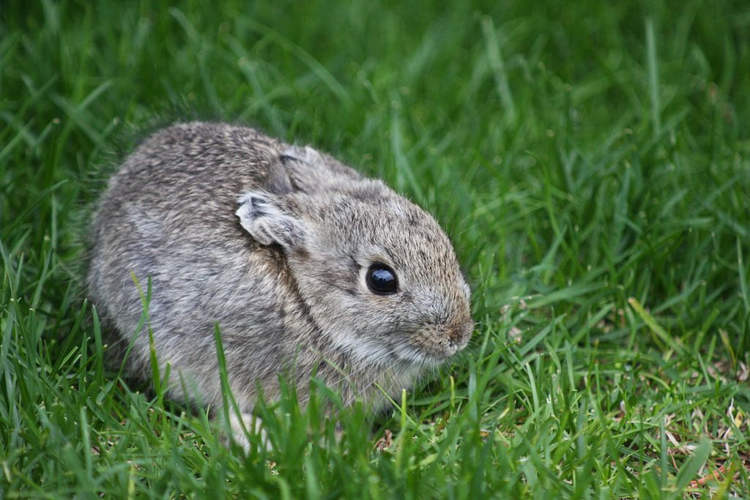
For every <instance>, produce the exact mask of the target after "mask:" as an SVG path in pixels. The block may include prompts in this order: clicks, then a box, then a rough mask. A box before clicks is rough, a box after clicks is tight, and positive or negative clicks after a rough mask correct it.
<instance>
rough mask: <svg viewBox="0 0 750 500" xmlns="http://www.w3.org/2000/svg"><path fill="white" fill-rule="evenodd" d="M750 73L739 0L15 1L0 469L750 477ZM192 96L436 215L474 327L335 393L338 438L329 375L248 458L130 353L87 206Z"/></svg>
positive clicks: (245, 478) (8, 494) (116, 479)
mask: <svg viewBox="0 0 750 500" xmlns="http://www.w3.org/2000/svg"><path fill="white" fill-rule="evenodd" d="M205 5H207V4H205ZM748 89H750V8H748V6H747V5H746V3H744V2H739V1H737V2H730V1H717V2H700V1H692V2H687V3H685V2H676V1H674V2H672V1H659V0H657V1H654V2H619V3H609V2H607V3H605V2H594V1H592V0H586V1H582V2H572V3H567V4H565V5H563V4H561V3H559V2H555V1H545V0H542V1H539V2H532V3H530V2H520V1H513V2H487V3H486V4H482V3H479V2H476V3H473V4H470V3H463V2H457V3H453V4H451V5H450V7H449V8H446V7H445V5H444V4H443V3H442V2H431V1H428V0H423V1H422V0H420V1H416V2H388V3H387V4H384V5H376V4H375V3H374V2H366V1H362V0H355V1H353V2H349V3H347V4H331V3H327V2H317V1H311V2H301V3H294V4H292V3H286V4H282V3H280V2H262V3H257V4H255V3H254V4H245V3H244V2H239V1H227V2H222V3H221V4H219V5H216V6H204V4H203V3H201V2H190V1H188V2H182V3H180V4H178V5H175V6H172V7H167V6H166V5H162V4H161V3H160V2H140V3H124V4H117V5H116V4H115V3H114V2H76V1H61V2H53V1H51V0H43V1H41V2H39V3H36V2H14V1H10V2H6V3H4V4H3V8H2V9H0V123H1V124H2V125H0V262H1V265H2V270H1V272H2V276H1V279H0V335H1V337H0V380H1V381H2V382H1V383H0V496H2V497H5V498H18V497H73V496H76V497H81V498H88V497H96V496H98V495H103V496H105V497H128V498H130V497H178V496H198V497H207V496H211V497H245V496H250V497H258V498H277V497H282V498H285V497H286V498H295V497H310V498H320V497H373V498H387V497H398V498H425V497H428V498H429V497H451V498H479V497H483V496H487V495H492V496H495V497H518V496H524V497H532V496H533V497H557V496H563V497H575V498H590V497H599V498H607V497H643V498H661V497H668V498H669V497H671V498H674V497H684V496H689V497H693V496H704V497H708V496H715V497H716V498H727V497H745V498H747V497H748V496H750V494H748V492H749V491H750V442H749V441H748V436H749V433H748V418H750V385H748V380H747V379H748V365H750V359H749V358H750V356H749V355H748V352H749V351H750V292H749V291H748V286H749V285H748V283H749V282H750V128H749V127H750V125H749V124H750V92H748ZM192 116H199V117H203V118H212V119H226V120H232V121H239V122H245V123H250V124H254V125H256V126H258V127H260V128H262V129H263V130H265V131H267V132H268V133H270V134H272V135H276V136H280V137H282V138H285V139H287V140H289V141H295V142H299V143H311V144H315V145H316V146H318V147H320V148H321V149H324V150H327V151H330V152H332V153H334V154H335V155H336V156H338V157H340V158H342V159H344V160H345V161H347V162H349V163H351V164H353V165H356V166H357V167H358V168H360V169H362V170H363V171H365V172H367V173H369V174H371V175H375V176H379V177H382V178H383V179H385V180H386V181H387V182H388V183H389V184H390V185H392V186H393V187H394V188H396V189H398V190H399V191H401V192H403V193H404V194H405V195H407V196H409V197H410V198H411V199H413V200H415V201H416V202H418V203H419V204H421V205H422V206H424V207H425V208H427V209H428V210H430V211H431V212H432V213H433V214H435V216H436V217H437V218H438V219H439V220H440V222H441V224H442V225H443V226H444V227H445V229H446V230H447V232H448V233H449V234H450V235H451V237H452V239H453V241H454V242H455V246H456V249H457V252H458V254H459V256H460V259H461V261H462V263H463V265H464V266H465V268H466V270H467V272H468V275H469V277H470V279H471V281H472V285H473V289H474V297H473V311H474V317H475V319H476V320H477V329H476V331H475V334H474V338H473V341H472V344H471V347H470V349H469V350H468V352H467V353H465V355H463V356H461V357H460V358H458V359H457V360H456V361H455V363H453V364H452V365H450V366H446V367H445V368H444V369H442V370H441V371H440V373H439V374H437V375H436V376H435V377H434V378H433V379H432V380H430V381H427V382H426V383H425V384H424V385H423V386H422V387H420V388H418V389H416V390H414V391H410V392H408V393H406V394H405V395H404V399H403V401H398V402H396V403H397V404H396V406H395V407H394V410H393V411H392V412H389V413H387V414H385V415H382V416H371V415H366V414H364V412H363V410H362V409H361V408H360V407H357V406H355V407H353V408H348V409H343V410H342V411H341V412H340V415H339V417H338V420H339V425H340V427H341V429H343V435H342V438H341V439H340V440H336V438H335V433H336V422H334V421H332V420H331V419H327V418H325V417H324V416H323V415H322V413H321V407H322V405H324V404H327V403H326V401H331V400H332V401H334V402H335V401H336V395H335V394H332V393H330V391H328V390H327V389H326V388H325V387H319V386H317V385H315V386H314V387H313V393H314V395H315V397H313V398H312V403H311V405H310V407H308V408H307V409H305V410H301V409H300V408H299V407H298V406H297V405H296V404H295V402H294V391H293V388H290V389H289V390H288V392H287V393H286V395H285V396H284V397H283V398H282V400H281V401H279V402H270V403H269V404H268V405H267V406H263V407H262V408H260V409H259V413H260V414H261V415H262V416H263V417H264V421H265V423H266V425H267V430H268V433H269V436H270V439H271V441H272V443H273V451H266V450H264V449H263V448H261V447H257V448H254V449H252V450H251V452H250V454H249V455H248V457H247V458H245V457H243V456H242V454H241V453H240V452H239V450H237V449H234V448H226V447H225V446H224V445H223V444H222V441H221V438H220V435H219V434H220V433H219V431H218V430H217V427H220V424H216V423H214V422H212V421H211V420H209V419H208V418H207V416H206V414H205V411H203V410H200V409H199V410H195V411H193V410H191V409H189V408H186V407H184V406H181V405H179V404H175V403H173V402H170V401H169V400H168V399H167V400H165V399H164V398H163V394H161V393H160V391H156V392H155V393H154V392H151V391H144V390H143V389H144V388H142V387H140V388H139V387H133V386H132V385H131V384H130V383H129V382H128V381H126V380H122V379H121V378H120V377H119V376H118V373H116V372H112V371H108V370H107V369H106V368H105V367H104V363H103V361H102V359H103V357H102V350H103V346H102V344H101V331H100V329H99V327H98V323H97V321H96V318H95V315H94V314H93V311H92V308H91V307H90V306H89V304H87V302H86V301H85V300H84V296H85V295H84V292H83V291H82V289H81V286H80V271H79V269H80V262H81V260H82V257H83V250H82V248H83V245H82V243H81V239H80V234H81V232H82V230H84V231H85V214H86V207H87V206H88V205H89V204H90V203H91V202H92V200H94V199H95V196H96V192H97V189H98V187H99V186H100V185H101V180H102V179H103V178H105V176H106V172H107V171H108V169H109V168H111V166H112V165H115V164H116V162H117V161H118V159H120V158H122V155H123V154H124V153H126V152H127V151H128V150H129V149H131V148H132V147H133V145H134V144H135V143H136V141H137V139H138V137H139V134H142V133H143V131H144V130H146V131H147V130H150V129H152V128H154V127H156V126H158V125H160V124H163V123H166V122H168V121H170V120H173V119H177V118H184V117H192ZM157 387H158V384H157ZM388 436H390V438H388Z"/></svg>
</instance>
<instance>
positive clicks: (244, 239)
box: [87, 122, 474, 447]
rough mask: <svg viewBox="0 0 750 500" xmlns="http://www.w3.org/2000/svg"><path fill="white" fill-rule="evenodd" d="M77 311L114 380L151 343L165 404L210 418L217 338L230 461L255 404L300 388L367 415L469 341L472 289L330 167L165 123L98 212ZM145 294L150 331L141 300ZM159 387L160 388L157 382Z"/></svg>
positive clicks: (399, 214) (128, 162)
mask: <svg viewBox="0 0 750 500" xmlns="http://www.w3.org/2000/svg"><path fill="white" fill-rule="evenodd" d="M91 240H92V241H91V253H90V262H89V271H88V274H87V286H88V296H89V298H90V300H91V302H92V303H93V304H94V305H95V307H96V309H97V312H98V314H99V316H100V317H101V320H102V322H103V324H104V325H105V327H107V328H108V329H109V330H111V331H112V332H113V335H114V338H115V340H114V341H113V342H112V343H113V345H111V346H109V349H110V350H111V351H113V352H115V353H116V354H115V358H117V357H118V356H119V357H122V356H123V355H124V352H125V351H126V350H127V349H128V347H129V346H130V347H132V350H131V351H130V352H129V354H128V356H127V359H126V364H125V366H126V370H127V374H128V375H130V376H132V377H134V378H136V379H143V380H145V381H148V379H149V376H150V373H151V370H150V368H149V367H150V362H151V361H150V353H151V350H150V340H149V333H148V329H149V328H150V330H151V332H152V336H153V337H152V338H153V347H154V351H155V353H156V357H157V359H158V362H159V364H160V366H161V367H162V369H164V368H165V367H166V365H169V370H170V371H169V373H170V374H171V375H170V378H169V381H168V387H169V395H170V397H173V398H176V399H178V400H186V401H188V402H192V403H196V404H198V405H208V406H210V407H211V408H220V407H221V405H222V394H221V384H220V376H219V370H218V362H217V353H216V348H215V340H214V331H215V328H216V325H218V327H219V329H220V334H221V339H222V343H223V349H224V355H225V359H226V371H227V375H228V379H229V384H230V388H231V390H232V394H233V396H234V398H235V400H236V401H237V403H238V407H239V409H240V410H241V412H242V413H241V415H240V421H238V420H237V418H236V417H235V418H233V419H232V428H233V432H234V433H235V434H234V438H235V439H236V440H237V441H238V442H240V444H242V445H243V446H245V447H246V446H247V445H248V443H247V441H244V442H243V434H242V432H241V429H242V427H243V426H244V427H245V428H249V422H250V421H251V419H252V412H253V405H254V402H255V400H256V398H257V396H258V392H259V390H260V391H262V393H263V395H264V397H265V398H267V399H273V398H275V397H278V396H279V390H280V387H279V375H282V374H283V375H286V376H288V377H289V380H291V381H292V382H294V383H296V386H297V388H298V398H299V399H300V403H301V404H304V403H305V402H306V400H307V397H308V395H307V387H308V385H309V380H310V377H311V376H312V375H313V374H314V375H315V376H317V377H319V378H320V379H322V380H323V381H324V382H325V383H327V384H328V385H330V386H332V387H334V388H335V389H337V390H338V391H339V393H340V394H341V398H342V400H343V401H344V402H345V403H346V404H350V403H351V402H353V401H354V400H357V399H360V400H363V401H365V402H366V403H367V404H369V405H371V406H372V408H373V409H374V410H375V411H377V410H378V409H382V408H384V407H385V406H386V405H387V401H388V398H389V397H391V396H396V395H398V394H400V393H401V390H402V388H409V387H410V386H412V385H413V383H414V382H415V381H416V380H417V378H418V377H419V376H420V375H421V374H423V373H425V371H426V370H427V369H429V368H430V367H435V366H438V365H439V364H440V363H442V362H443V361H445V360H446V359H448V358H450V357H451V356H452V355H454V354H456V353H457V352H458V351H460V350H461V349H463V348H464V347H465V346H466V345H467V343H468V341H469V339H470V337H471V334H472V331H473V326H474V323H473V321H472V318H471V311H470V289H469V286H468V285H467V283H466V281H465V279H464V276H463V274H462V272H461V270H460V268H459V264H458V261H457V258H456V255H455V253H454V250H453V247H452V245H451V242H450V240H449V239H448V237H447V236H446V235H445V233H444V232H443V231H442V230H441V228H440V227H439V225H438V224H437V222H436V221H435V220H434V219H433V218H432V217H431V216H430V215H429V214H428V213H427V212H425V211H424V210H422V209H421V208H419V207H418V206H416V205H415V204H413V203H411V202H410V201H408V200H406V199H405V198H404V197H402V196H400V195H398V194H396V193H395V192H394V191H393V190H391V189H390V188H389V187H387V186H386V185H385V184H384V183H383V182H381V181H380V180H374V179H369V178H367V177H365V176H363V175H362V174H360V173H359V172H357V171H355V170H354V169H352V168H350V167H348V166H346V165H344V164H342V163H340V162H339V161H337V160H336V159H334V158H333V157H331V156H329V155H328V154H325V153H321V152H318V151H317V150H315V149H313V148H311V147H309V146H305V147H300V146H293V145H288V144H285V143H283V142H281V141H280V140H277V139H274V138H271V137H268V136H266V135H264V134H262V133H261V132H258V131H256V130H254V129H251V128H247V127H241V126H235V125H229V124H223V123H205V122H191V123H178V124H174V125H172V126H169V127H168V128H165V129H162V130H160V131H158V132H156V133H155V134H153V135H152V136H150V137H149V138H148V139H146V140H145V141H144V142H143V143H142V144H141V145H140V146H139V147H138V148H137V149H136V150H135V151H134V152H133V153H132V154H131V155H130V156H128V157H127V158H126V159H125V161H124V162H123V163H122V165H121V166H120V167H119V169H118V170H117V171H116V172H115V173H114V174H113V175H112V177H111V178H110V179H109V181H108V184H107V187H106V189H105V190H104V192H103V194H102V195H101V197H100V199H99V201H98V202H97V204H96V207H95V210H94V214H93V219H92V229H91ZM148 280H150V284H151V287H150V290H151V295H150V301H149V302H148V308H147V318H148V321H147V324H146V326H143V324H142V323H141V328H140V331H139V321H141V322H142V321H143V320H142V315H143V314H144V304H145V300H144V296H145V295H146V293H147V290H146V284H147V283H148ZM162 373H164V372H163V371H162Z"/></svg>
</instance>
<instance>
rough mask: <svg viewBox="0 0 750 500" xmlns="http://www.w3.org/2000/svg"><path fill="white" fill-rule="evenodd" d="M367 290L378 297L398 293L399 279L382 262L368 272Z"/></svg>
mask: <svg viewBox="0 0 750 500" xmlns="http://www.w3.org/2000/svg"><path fill="white" fill-rule="evenodd" d="M366 280H367V288H369V289H370V291H371V292H372V293H376V294H378V295H388V294H391V293H396V291H397V289H398V279H396V273H395V272H394V271H393V269H391V268H390V267H388V266H386V265H385V264H381V263H380V262H376V263H375V264H373V265H371V266H370V268H369V269H368V270H367V277H366Z"/></svg>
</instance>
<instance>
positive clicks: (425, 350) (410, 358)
mask: <svg viewBox="0 0 750 500" xmlns="http://www.w3.org/2000/svg"><path fill="white" fill-rule="evenodd" d="M464 346H465V343H464V344H463V345H458V344H453V343H452V342H446V343H445V344H442V343H441V344H440V345H438V346H426V345H422V346H419V347H417V346H413V345H408V344H402V345H398V346H397V347H396V348H395V349H394V350H393V355H394V357H395V358H396V359H397V360H398V361H399V362H401V363H405V364H408V365H416V366H426V367H437V366H440V365H441V364H443V363H445V362H446V361H447V360H448V359H450V358H451V357H453V356H454V355H455V354H456V353H457V352H459V351H460V350H461V349H463V347H464Z"/></svg>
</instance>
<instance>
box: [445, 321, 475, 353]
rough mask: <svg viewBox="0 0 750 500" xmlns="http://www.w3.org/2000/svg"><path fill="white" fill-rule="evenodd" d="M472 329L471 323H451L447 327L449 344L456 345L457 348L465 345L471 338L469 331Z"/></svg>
mask: <svg viewBox="0 0 750 500" xmlns="http://www.w3.org/2000/svg"><path fill="white" fill-rule="evenodd" d="M473 329H474V324H473V323H468V324H466V323H464V324H459V325H453V326H451V327H450V328H449V329H448V339H449V340H450V343H451V346H456V348H457V349H458V350H460V349H463V348H464V347H466V344H468V343H469V339H470V338H471V331H472V330H473Z"/></svg>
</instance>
